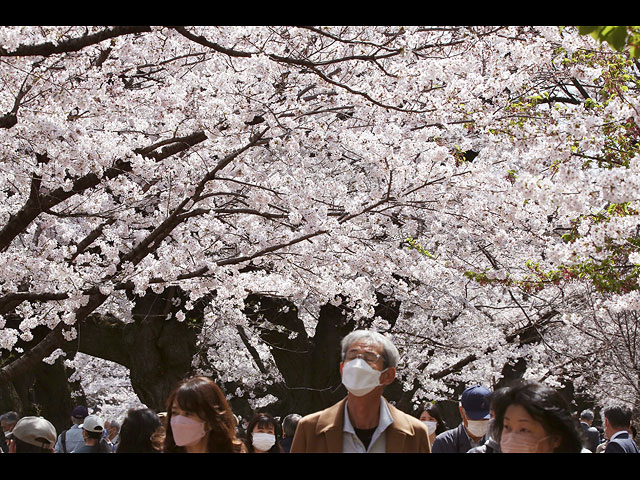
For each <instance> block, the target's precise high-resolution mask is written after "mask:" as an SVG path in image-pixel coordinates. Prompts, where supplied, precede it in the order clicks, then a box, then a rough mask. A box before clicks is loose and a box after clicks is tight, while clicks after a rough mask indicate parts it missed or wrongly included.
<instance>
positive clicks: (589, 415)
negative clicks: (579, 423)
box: [580, 410, 593, 421]
mask: <svg viewBox="0 0 640 480" xmlns="http://www.w3.org/2000/svg"><path fill="white" fill-rule="evenodd" d="M580 418H584V419H585V420H587V421H593V412H592V411H591V410H583V411H582V412H581V413H580Z"/></svg>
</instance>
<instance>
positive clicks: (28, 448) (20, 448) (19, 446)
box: [12, 435, 53, 453]
mask: <svg viewBox="0 0 640 480" xmlns="http://www.w3.org/2000/svg"><path fill="white" fill-rule="evenodd" d="M12 440H13V443H14V445H15V449H16V453H53V451H52V449H51V448H46V447H38V446H36V445H31V444H30V443H27V442H23V441H22V440H20V439H19V438H18V437H16V436H15V435H14V436H13V439H12Z"/></svg>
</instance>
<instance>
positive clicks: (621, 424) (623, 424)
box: [604, 405, 632, 428]
mask: <svg viewBox="0 0 640 480" xmlns="http://www.w3.org/2000/svg"><path fill="white" fill-rule="evenodd" d="M631 416H632V411H631V409H630V408H629V407H626V406H624V405H612V406H609V407H606V408H605V409H604V417H605V418H606V419H607V420H609V424H610V425H611V426H612V427H613V428H629V426H630V425H631Z"/></svg>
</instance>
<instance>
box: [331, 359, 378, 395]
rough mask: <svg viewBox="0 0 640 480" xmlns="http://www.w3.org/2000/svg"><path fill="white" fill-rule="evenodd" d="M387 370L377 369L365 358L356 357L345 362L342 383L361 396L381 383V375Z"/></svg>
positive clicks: (354, 393)
mask: <svg viewBox="0 0 640 480" xmlns="http://www.w3.org/2000/svg"><path fill="white" fill-rule="evenodd" d="M385 371H386V370H383V371H382V372H381V371H379V370H375V369H373V368H371V366H370V365H369V364H368V363H367V362H365V361H364V360H363V359H361V358H356V359H354V360H351V361H350V362H347V363H345V364H343V366H342V384H343V385H344V386H345V387H347V390H349V393H351V394H353V395H355V396H356V397H361V396H363V395H366V394H367V393H369V392H370V391H371V390H373V389H374V388H376V387H377V386H379V385H380V375H382V374H383V373H384V372H385Z"/></svg>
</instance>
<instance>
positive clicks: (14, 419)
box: [0, 412, 20, 425]
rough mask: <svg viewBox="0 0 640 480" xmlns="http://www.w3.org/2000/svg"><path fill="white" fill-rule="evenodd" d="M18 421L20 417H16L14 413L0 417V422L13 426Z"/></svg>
mask: <svg viewBox="0 0 640 480" xmlns="http://www.w3.org/2000/svg"><path fill="white" fill-rule="evenodd" d="M18 420H20V415H18V414H17V413H16V412H7V413H4V414H2V415H0V422H6V423H11V424H14V425H15V424H16V423H18Z"/></svg>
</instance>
